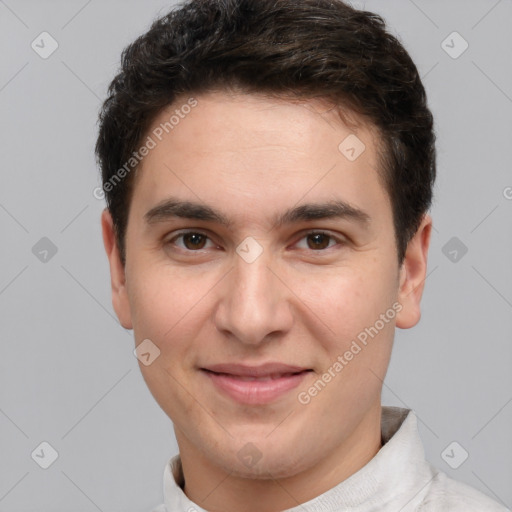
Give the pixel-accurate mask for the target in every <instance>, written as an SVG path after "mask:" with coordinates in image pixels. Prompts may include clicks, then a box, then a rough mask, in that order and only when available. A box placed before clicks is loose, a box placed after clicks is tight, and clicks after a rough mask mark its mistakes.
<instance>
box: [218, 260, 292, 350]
mask: <svg viewBox="0 0 512 512" xmlns="http://www.w3.org/2000/svg"><path fill="white" fill-rule="evenodd" d="M272 263H273V262H272V257H271V255H270V254H269V253H268V252H267V251H263V253H262V254H261V255H260V256H259V257H258V258H257V259H256V260H255V261H252V262H250V263H249V262H247V261H245V260H244V259H243V258H242V257H240V256H239V255H238V254H235V256H234V268H233V269H232V270H231V271H230V272H229V273H228V275H227V276H226V279H224V280H223V284H222V288H221V297H220V300H219V303H218V305H217V308H216V311H215V318H214V321H215V325H216V327H217V329H218V330H219V331H220V332H222V333H223V334H225V335H226V336H229V337H231V338H234V339H236V340H238V341H239V342H241V343H244V344H246V345H259V344H261V343H264V342H266V341H269V340H270V339H275V338H276V337H278V336H279V335H281V336H282V335H283V334H284V333H285V332H286V331H288V330H289V329H290V328H291V326H292V323H293V315H292V312H291V310H290V306H291V304H290V298H291V297H292V296H293V293H292V292H291V291H290V288H289V287H287V286H286V284H285V279H283V277H284V276H281V275H279V272H278V270H277V269H274V268H272ZM274 267H275V265H274Z"/></svg>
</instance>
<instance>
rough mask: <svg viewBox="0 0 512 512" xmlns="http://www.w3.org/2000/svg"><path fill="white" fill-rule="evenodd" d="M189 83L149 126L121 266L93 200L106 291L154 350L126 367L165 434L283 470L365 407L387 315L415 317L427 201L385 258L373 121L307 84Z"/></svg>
mask: <svg viewBox="0 0 512 512" xmlns="http://www.w3.org/2000/svg"><path fill="white" fill-rule="evenodd" d="M196 100H197V104H196V106H194V107H193V108H191V109H185V110H184V111H186V112H188V113H187V115H183V117H181V116H180V119H179V122H178V123H177V124H176V125H174V126H173V129H172V131H170V130H169V133H168V134H167V133H165V131H164V132H163V136H162V135H161V134H160V132H161V131H162V130H161V124H162V123H165V122H167V121H169V118H170V116H171V115H173V112H174V111H175V110H176V109H177V108H178V109H180V106H181V105H182V104H186V103H187V98H185V99H183V101H182V102H176V103H175V104H173V106H172V107H170V108H168V109H166V110H165V111H163V112H162V113H161V114H160V115H159V116H158V118H157V119H155V121H154V123H153V126H152V127H151V128H150V130H149V132H148V135H150V136H151V137H152V138H153V139H154V141H155V142H156V146H155V147H154V148H152V149H151V150H150V151H149V153H148V155H147V156H146V157H145V158H144V159H143V161H142V163H141V167H140V168H139V170H138V173H137V177H136V182H135V187H134V194H133V198H132V203H131V208H130V213H129V220H128V228H127V233H126V256H127V260H126V266H125V267H124V268H123V267H122V266H121V264H120V262H119V253H118V249H117V248H116V246H115V242H114V238H113V235H112V229H111V228H112V224H111V219H110V217H109V215H108V212H107V211H105V212H104V215H103V230H104V240H105V246H106V248H107V253H108V255H109V260H110V265H111V272H112V289H113V303H114V308H115V310H116V313H117V315H118V317H119V319H120V321H121V323H122V325H123V326H124V327H125V328H130V329H131V328H133V330H134V335H135V339H136V343H137V345H138V344H140V343H141V342H143V340H150V342H149V343H150V345H148V346H150V347H153V348H152V349H151V350H155V347H157V349H158V350H159V355H158V357H156V359H154V361H153V362H151V364H149V365H147V366H146V365H145V364H142V362H141V363H140V369H141V371H142V374H143V376H144V379H145V381H146V382H147V385H148V386H149V389H150V390H151V392H152V394H153V396H154V397H155V399H156V400H157V402H158V403H159V405H160V406H161V407H162V409H163V410H164V411H165V412H166V413H167V415H168V416H169V417H170V418H171V419H172V421H173V423H174V426H175V431H176V436H177V439H178V443H179V444H180V451H181V450H183V451H185V450H188V451H189V453H196V454H197V456H200V457H202V458H203V459H204V460H210V461H215V463H216V464H217V465H218V466H219V467H221V468H223V469H224V470H225V471H228V472H234V473H235V474H238V475H240V476H247V477H251V478H258V477H259V476H261V477H263V476H266V475H267V474H268V473H270V474H272V475H273V476H275V477H287V476H291V475H293V474H295V473H298V472H300V471H303V470H306V469H307V468H311V467H313V466H315V464H318V463H319V461H322V460H325V459H326V458H328V457H330V456H332V454H334V453H338V454H339V453H341V452H343V450H346V448H347V443H348V442H349V441H350V440H351V439H352V441H353V439H354V438H356V437H357V435H356V434H357V432H358V429H364V428H366V427H365V425H366V426H367V425H368V424H369V421H370V418H372V421H374V420H375V418H377V420H378V418H379V417H380V392H381V387H382V380H383V379H384V376H385V373H386V369H387V366H388V363H389V358H390V353H391V348H392V342H393V336H394V330H395V326H399V327H404V328H406V327H411V326H412V325H414V324H415V323H416V322H417V321H418V319H419V299H420V296H421V291H422V281H423V279H424V276H425V267H426V251H427V248H428V239H429V225H430V224H429V218H428V217H426V218H425V220H424V223H423V224H422V226H421V227H420V230H418V233H417V235H416V237H415V238H414V239H413V240H412V241H411V243H410V244H409V249H408V253H407V255H406V260H405V261H404V264H403V265H402V266H399V265H398V260H397V252H396V245H395V235H394V231H393V218H392V210H391V204H390V200H389V197H388V195H387V193H386V191H385V189H384V188H383V184H382V181H381V180H380V178H379V175H378V172H377V169H378V154H377V151H378V144H379V138H378V134H377V133H376V132H375V131H374V130H373V129H372V128H371V127H369V126H365V125H364V124H362V123H359V124H358V125H357V128H356V127H354V126H351V127H350V128H349V127H348V126H346V125H344V124H343V123H342V122H341V120H340V118H339V116H338V115H337V114H336V113H335V111H334V110H329V109H328V108H327V107H326V106H325V105H323V104H322V103H321V102H318V101H308V102H302V103H292V102H289V101H285V100H277V99H272V100H271V99H265V98H264V97H261V96H256V95H238V96H228V95H227V94H225V93H221V92H217V93H209V94H204V95H200V96H197V97H196ZM182 111H183V110H182ZM158 127H160V131H158ZM155 130H156V131H155ZM155 133H158V134H160V136H161V140H159V138H158V137H157V136H155V135H154V134H155ZM349 136H350V137H351V138H349V139H347V140H346V141H345V139H346V138H347V137H349ZM355 137H357V139H356V138H355ZM343 141H345V142H344V143H343ZM361 143H363V144H364V151H362V153H361V154H360V155H359V156H358V153H360V152H361V149H362V148H363V146H362V145H361ZM340 144H341V146H340ZM350 148H354V151H352V150H351V149H350ZM354 157H356V158H354ZM145 343H148V342H145Z"/></svg>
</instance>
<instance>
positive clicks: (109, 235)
mask: <svg viewBox="0 0 512 512" xmlns="http://www.w3.org/2000/svg"><path fill="white" fill-rule="evenodd" d="M101 229H102V232H103V245H104V246H105V251H106V253H107V257H108V261H109V264H110V284H111V287H112V305H113V306H114V311H115V312H116V315H117V318H119V322H120V323H121V325H122V326H123V327H124V328H125V329H133V325H132V320H131V312H130V303H129V301H128V293H127V290H126V276H125V269H124V266H123V264H122V262H121V256H120V254H119V248H118V247H117V241H116V237H115V232H114V222H113V220H112V216H111V215H110V212H109V211H108V208H105V209H104V210H103V212H102V214H101Z"/></svg>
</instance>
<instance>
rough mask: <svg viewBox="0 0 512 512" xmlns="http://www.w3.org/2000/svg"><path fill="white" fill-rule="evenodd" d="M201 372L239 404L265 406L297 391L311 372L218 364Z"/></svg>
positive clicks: (275, 365)
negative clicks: (292, 391) (295, 389)
mask: <svg viewBox="0 0 512 512" xmlns="http://www.w3.org/2000/svg"><path fill="white" fill-rule="evenodd" d="M201 371H202V373H203V374H204V375H205V376H206V377H207V378H208V379H210V381H211V382H212V383H213V384H214V386H215V387H216V388H217V389H218V390H219V391H221V392H222V393H224V394H226V395H228V396H229V397H230V398H232V399H233V400H235V401H236V402H239V403H243V404H251V405H263V404H267V403H270V402H273V401H275V400H277V399H278V398H279V397H281V396H282V395H284V394H286V393H287V392H289V391H291V390H292V389H294V388H296V387H297V386H298V385H299V384H300V383H301V382H302V381H303V380H304V378H305V377H306V375H307V374H308V373H309V372H310V371H312V370H311V369H309V368H303V367H300V366H290V365H286V364H282V363H266V364H263V365H259V366H246V365H241V364H217V365H212V366H209V367H207V368H201Z"/></svg>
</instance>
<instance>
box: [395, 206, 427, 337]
mask: <svg viewBox="0 0 512 512" xmlns="http://www.w3.org/2000/svg"><path fill="white" fill-rule="evenodd" d="M431 231H432V218H431V217H430V216H429V215H427V214H425V215H424V216H423V219H422V221H421V224H420V226H419V228H418V230H417V231H416V234H415V235H414V236H413V238H411V240H410V241H409V243H408V244H407V250H406V253H405V258H404V261H403V263H402V266H401V268H400V285H399V290H398V301H399V302H400V304H402V309H401V311H400V312H399V313H398V314H397V316H396V326H397V327H400V328H401V329H409V328H410V327H413V326H414V325H416V324H417V323H418V322H419V320H420V318H421V309H420V301H421V296H422V295H423V288H424V285H425V278H426V275H427V257H428V248H429V245H430V234H431Z"/></svg>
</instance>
